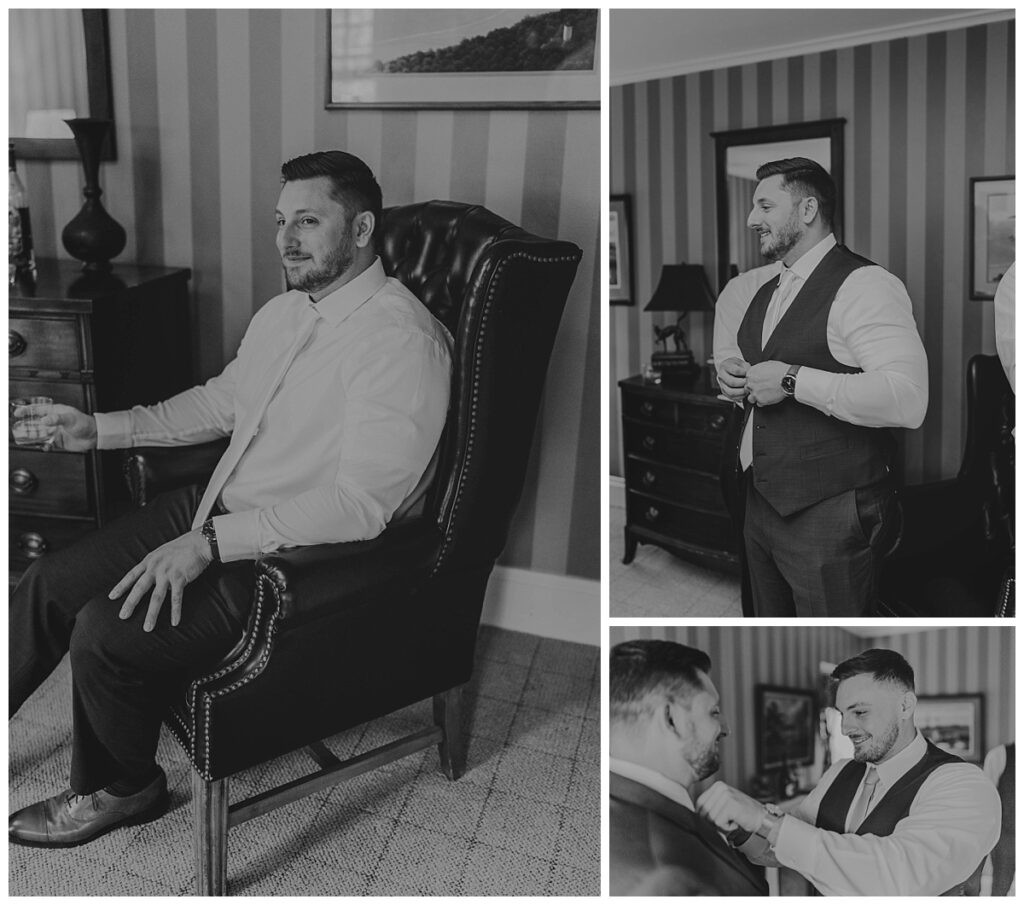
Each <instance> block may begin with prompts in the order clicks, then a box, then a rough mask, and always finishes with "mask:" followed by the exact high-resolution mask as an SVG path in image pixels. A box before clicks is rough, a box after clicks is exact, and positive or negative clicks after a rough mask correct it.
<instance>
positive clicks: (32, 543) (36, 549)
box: [18, 531, 48, 559]
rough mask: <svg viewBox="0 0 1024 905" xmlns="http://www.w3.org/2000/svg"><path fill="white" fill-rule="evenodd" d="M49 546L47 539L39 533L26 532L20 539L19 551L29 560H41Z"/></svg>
mask: <svg viewBox="0 0 1024 905" xmlns="http://www.w3.org/2000/svg"><path fill="white" fill-rule="evenodd" d="M47 546H48V545H47V543H46V538H45V537H43V536H42V535H41V534H40V533H39V532H38V531H26V532H25V533H24V534H22V535H21V536H20V537H19V538H18V549H19V550H21V552H22V553H24V554H25V556H27V557H28V558H29V559H39V557H40V556H42V555H43V554H44V553H45V552H46V548H47Z"/></svg>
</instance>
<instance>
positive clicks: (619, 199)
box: [608, 195, 636, 305]
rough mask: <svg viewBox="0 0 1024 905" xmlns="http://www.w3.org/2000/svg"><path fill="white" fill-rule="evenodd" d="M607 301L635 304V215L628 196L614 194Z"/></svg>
mask: <svg viewBox="0 0 1024 905" xmlns="http://www.w3.org/2000/svg"><path fill="white" fill-rule="evenodd" d="M608 300H609V302H611V304H613V305H635V304H636V297H635V295H634V294H633V212H632V203H631V200H630V196H629V195H612V196H611V203H610V205H609V210H608Z"/></svg>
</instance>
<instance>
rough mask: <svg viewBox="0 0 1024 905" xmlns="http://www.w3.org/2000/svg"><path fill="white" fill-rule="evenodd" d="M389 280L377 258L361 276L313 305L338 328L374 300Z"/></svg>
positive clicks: (318, 312)
mask: <svg viewBox="0 0 1024 905" xmlns="http://www.w3.org/2000/svg"><path fill="white" fill-rule="evenodd" d="M387 279H388V278H387V274H386V273H384V265H383V264H382V263H381V260H380V258H379V257H377V258H374V260H373V263H372V264H371V265H370V266H369V267H367V268H366V270H364V271H363V272H362V273H361V274H359V276H357V277H355V278H354V279H351V280H349V281H348V282H347V283H346V284H345V285H344V286H340V287H339V288H337V289H335V290H334V292H332V293H331V294H330V295H325V296H324V297H323V298H322V299H320V301H319V302H316V303H312V302H311V304H312V305H313V308H314V309H315V310H316V312H317V314H319V315H320V316H321V317H322V318H324V320H326V321H327V322H328V323H329V324H332V325H333V326H337V325H338V324H340V323H341V322H342V321H344V320H345V319H346V318H347V317H348V316H349V315H350V314H352V312H353V311H355V310H356V309H357V308H359V307H360V306H362V305H363V303H364V302H367V301H369V300H370V299H371V298H373V296H375V295H376V294H377V293H378V292H379V291H380V290H381V288H382V287H383V286H384V284H385V283H386V282H387Z"/></svg>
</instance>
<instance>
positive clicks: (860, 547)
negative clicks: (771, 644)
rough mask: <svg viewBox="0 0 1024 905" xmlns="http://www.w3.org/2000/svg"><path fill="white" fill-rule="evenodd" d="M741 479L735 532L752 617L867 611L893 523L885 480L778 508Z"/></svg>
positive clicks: (891, 500)
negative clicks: (788, 510)
mask: <svg viewBox="0 0 1024 905" xmlns="http://www.w3.org/2000/svg"><path fill="white" fill-rule="evenodd" d="M745 483H746V485H747V492H746V496H747V506H746V513H745V517H744V527H743V536H744V544H745V547H746V552H747V565H748V568H749V570H750V583H751V591H752V594H753V603H754V609H755V612H756V614H757V615H758V616H868V615H871V614H872V611H873V610H874V609H875V607H876V606H877V603H878V569H879V566H880V564H881V560H882V557H883V556H884V554H885V552H886V551H887V550H888V549H889V548H890V547H891V545H892V542H893V538H894V532H895V531H896V530H898V522H899V518H898V509H897V503H896V496H895V494H894V492H893V490H892V488H891V487H890V486H889V485H888V484H887V483H884V482H883V483H878V484H873V485H871V486H870V487H860V488H857V489H856V490H848V491H846V492H845V493H840V494H837V495H836V496H834V497H830V498H829V499H827V500H822V502H820V503H816V504H815V505H813V506H809V507H808V508H806V509H802V510H801V511H800V512H797V513H794V514H793V515H790V516H786V517H783V516H781V515H779V514H778V513H777V512H776V511H775V510H774V509H773V508H772V506H771V504H770V503H769V502H768V501H767V500H766V499H765V498H764V497H763V496H761V494H760V493H758V491H757V490H755V489H754V487H753V481H751V480H749V477H748V479H747V480H746V481H745Z"/></svg>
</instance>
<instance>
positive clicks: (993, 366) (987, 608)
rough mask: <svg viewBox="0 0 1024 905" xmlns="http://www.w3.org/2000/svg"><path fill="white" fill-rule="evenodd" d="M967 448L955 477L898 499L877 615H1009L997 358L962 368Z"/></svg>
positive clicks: (1009, 548)
mask: <svg viewBox="0 0 1024 905" xmlns="http://www.w3.org/2000/svg"><path fill="white" fill-rule="evenodd" d="M966 386H967V443H966V446H965V449H964V455H963V459H962V461H961V465H960V471H959V473H958V474H957V476H956V477H955V478H951V479H949V480H946V481H935V482H932V483H929V484H920V485H912V486H909V487H907V488H905V489H904V490H903V491H902V492H901V495H902V503H903V530H902V533H901V536H900V539H899V541H898V543H897V544H896V546H895V548H894V549H893V551H892V553H891V554H890V555H889V557H888V558H887V559H886V561H885V562H884V563H883V565H882V571H881V575H880V587H879V595H880V597H881V600H882V604H881V608H880V614H881V615H883V616H948V617H961V616H1005V615H1013V606H1014V601H1013V593H1014V592H1013V583H1014V575H1013V551H1014V505H1013V496H1014V466H1013V460H1014V442H1013V433H1012V431H1013V425H1014V394H1013V390H1012V389H1010V384H1009V382H1008V381H1007V379H1006V375H1005V374H1004V373H1003V368H1002V365H1001V364H1000V362H999V359H998V358H997V357H996V356H995V355H975V356H974V357H973V358H971V360H970V361H969V362H968V363H967V384H966Z"/></svg>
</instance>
